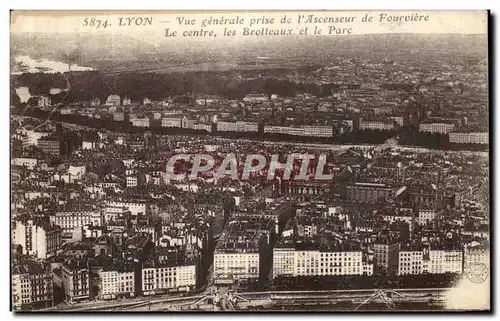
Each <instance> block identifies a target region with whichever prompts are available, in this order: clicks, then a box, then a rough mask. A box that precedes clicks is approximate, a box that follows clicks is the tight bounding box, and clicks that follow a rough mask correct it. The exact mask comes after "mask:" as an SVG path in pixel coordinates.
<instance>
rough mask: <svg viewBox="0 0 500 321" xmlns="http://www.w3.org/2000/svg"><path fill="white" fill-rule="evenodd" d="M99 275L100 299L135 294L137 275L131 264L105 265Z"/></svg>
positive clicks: (132, 295)
mask: <svg viewBox="0 0 500 321" xmlns="http://www.w3.org/2000/svg"><path fill="white" fill-rule="evenodd" d="M98 275H99V278H98V280H99V298H100V299H104V300H106V299H116V298H118V297H129V298H130V297H134V296H135V291H136V289H135V276H134V270H133V267H132V266H131V265H124V264H116V265H114V266H113V265H112V266H105V267H103V269H102V270H100V271H99V272H98Z"/></svg>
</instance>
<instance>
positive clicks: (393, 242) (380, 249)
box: [373, 236, 401, 275]
mask: <svg viewBox="0 0 500 321" xmlns="http://www.w3.org/2000/svg"><path fill="white" fill-rule="evenodd" d="M400 248H401V243H400V242H399V240H397V239H394V238H390V237H387V236H383V237H379V238H378V239H377V240H376V241H375V242H374V244H373V251H374V259H375V264H376V265H375V272H376V273H382V274H389V275H390V274H396V273H397V271H398V270H397V269H398V263H399V250H400Z"/></svg>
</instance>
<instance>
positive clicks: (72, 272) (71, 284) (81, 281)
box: [61, 259, 90, 304]
mask: <svg viewBox="0 0 500 321" xmlns="http://www.w3.org/2000/svg"><path fill="white" fill-rule="evenodd" d="M61 279H62V286H63V289H64V295H65V301H66V302H68V303H70V304H73V303H76V302H79V301H82V300H88V299H89V296H90V289H89V288H90V286H89V270H88V267H87V262H86V261H85V260H80V259H71V260H68V261H66V262H64V263H63V264H62V265H61Z"/></svg>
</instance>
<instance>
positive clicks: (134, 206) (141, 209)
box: [106, 201, 147, 216]
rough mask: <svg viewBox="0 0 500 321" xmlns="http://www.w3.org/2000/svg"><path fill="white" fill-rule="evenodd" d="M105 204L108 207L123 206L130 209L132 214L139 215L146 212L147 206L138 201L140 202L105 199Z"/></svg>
mask: <svg viewBox="0 0 500 321" xmlns="http://www.w3.org/2000/svg"><path fill="white" fill-rule="evenodd" d="M106 206H109V207H120V208H123V207H125V208H126V209H127V210H129V211H130V213H131V214H132V215H134V216H135V215H139V213H141V214H142V215H146V214H147V211H146V210H147V206H146V204H145V203H140V202H122V201H107V202H106Z"/></svg>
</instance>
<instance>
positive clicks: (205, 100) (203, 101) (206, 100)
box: [196, 95, 223, 106]
mask: <svg viewBox="0 0 500 321" xmlns="http://www.w3.org/2000/svg"><path fill="white" fill-rule="evenodd" d="M222 100H223V99H222V98H221V97H219V96H214V95H207V96H203V97H198V98H196V105H198V106H205V105H210V104H215V103H219V102H221V101H222Z"/></svg>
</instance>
